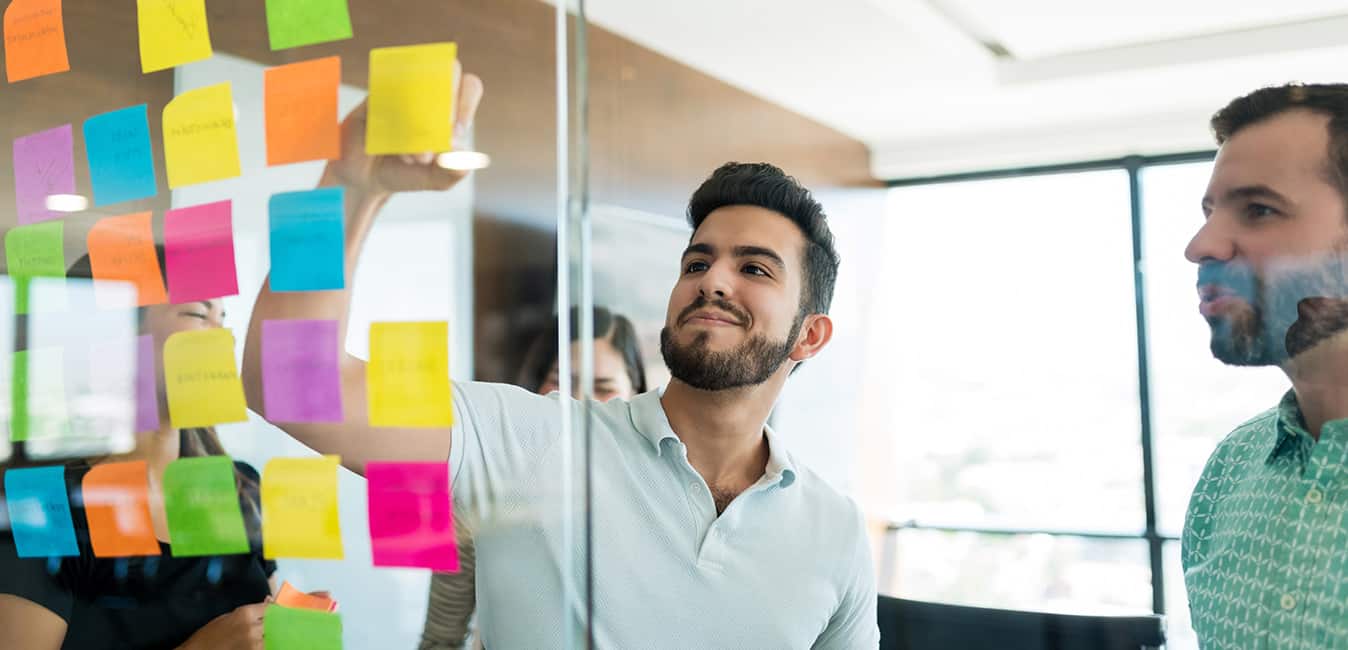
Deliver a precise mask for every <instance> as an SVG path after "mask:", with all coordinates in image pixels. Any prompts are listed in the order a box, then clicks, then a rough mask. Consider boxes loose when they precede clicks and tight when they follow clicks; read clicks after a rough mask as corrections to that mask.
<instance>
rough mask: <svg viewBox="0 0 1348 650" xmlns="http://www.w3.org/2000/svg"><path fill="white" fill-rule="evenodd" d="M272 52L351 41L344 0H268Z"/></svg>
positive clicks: (349, 17)
mask: <svg viewBox="0 0 1348 650" xmlns="http://www.w3.org/2000/svg"><path fill="white" fill-rule="evenodd" d="M267 35H268V37H269V38H270V40H271V49H273V50H284V49H286V48H290V47H299V46H301V45H312V44H314V43H327V42H329V41H339V40H342V39H344V38H351V12H350V10H349V9H348V8H347V0H267Z"/></svg>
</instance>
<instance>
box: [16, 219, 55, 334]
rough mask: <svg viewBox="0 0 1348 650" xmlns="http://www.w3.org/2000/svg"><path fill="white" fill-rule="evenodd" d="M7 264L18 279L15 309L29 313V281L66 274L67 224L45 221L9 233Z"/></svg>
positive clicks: (22, 312) (20, 227) (19, 227)
mask: <svg viewBox="0 0 1348 650" xmlns="http://www.w3.org/2000/svg"><path fill="white" fill-rule="evenodd" d="M5 264H6V265H7V266H8V268H9V274H10V275H11V276H13V277H14V278H15V280H16V283H17V284H18V286H17V291H16V294H17V295H16V296H15V302H16V303H17V304H16V305H15V309H17V310H18V312H19V313H20V314H26V313H28V302H29V294H30V291H31V286H30V283H29V282H28V279H29V278H35V277H48V278H64V277H65V275H66V253H65V222H63V221H43V222H41V223H34V224H29V225H26V226H18V227H16V228H11V229H10V231H9V232H7V233H5Z"/></svg>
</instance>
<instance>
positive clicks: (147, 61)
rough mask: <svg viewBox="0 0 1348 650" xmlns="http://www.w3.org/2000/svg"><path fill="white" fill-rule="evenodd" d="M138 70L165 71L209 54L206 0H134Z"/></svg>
mask: <svg viewBox="0 0 1348 650" xmlns="http://www.w3.org/2000/svg"><path fill="white" fill-rule="evenodd" d="M136 22H137V24H138V25H139V26H140V71H141V72H147V73H148V72H155V71H156V70H166V69H168V68H172V67H175V66H180V65H182V64H184V63H191V62H193V61H200V60H202V59H206V58H210V56H211V33H210V30H209V29H208V27H207V25H206V0H136Z"/></svg>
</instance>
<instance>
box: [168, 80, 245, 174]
mask: <svg viewBox="0 0 1348 650" xmlns="http://www.w3.org/2000/svg"><path fill="white" fill-rule="evenodd" d="M164 164H165V166H166V167H168V182H169V187H170V188H174V189H176V188H179V187H182V186H184V185H193V184H196V183H205V182H207V181H216V180H220V179H222V178H234V177H236V176H238V175H239V174H240V167H239V138H238V135H237V133H236V131H235V127H234V93H233V91H232V90H231V88H230V85H229V83H228V82H226V83H222V84H216V85H214V86H206V87H205V88H198V89H196V90H189V91H187V92H185V93H183V94H181V95H178V96H177V97H174V98H173V101H170V102H169V103H168V105H167V106H165V107H164Z"/></svg>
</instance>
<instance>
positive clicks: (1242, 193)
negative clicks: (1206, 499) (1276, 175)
mask: <svg viewBox="0 0 1348 650" xmlns="http://www.w3.org/2000/svg"><path fill="white" fill-rule="evenodd" d="M1222 198H1223V199H1224V200H1227V201H1238V200H1240V199H1265V200H1273V201H1277V202H1279V203H1282V204H1284V205H1292V201H1290V200H1288V198H1287V197H1285V196H1283V195H1282V194H1279V193H1278V191H1277V190H1275V189H1273V188H1271V187H1269V186H1267V185H1263V184H1256V185H1241V186H1239V187H1233V188H1231V189H1229V190H1227V191H1226V193H1224V194H1222ZM1212 204H1213V200H1212V197H1211V196H1204V197H1203V206H1204V207H1207V206H1210V205H1212Z"/></svg>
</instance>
